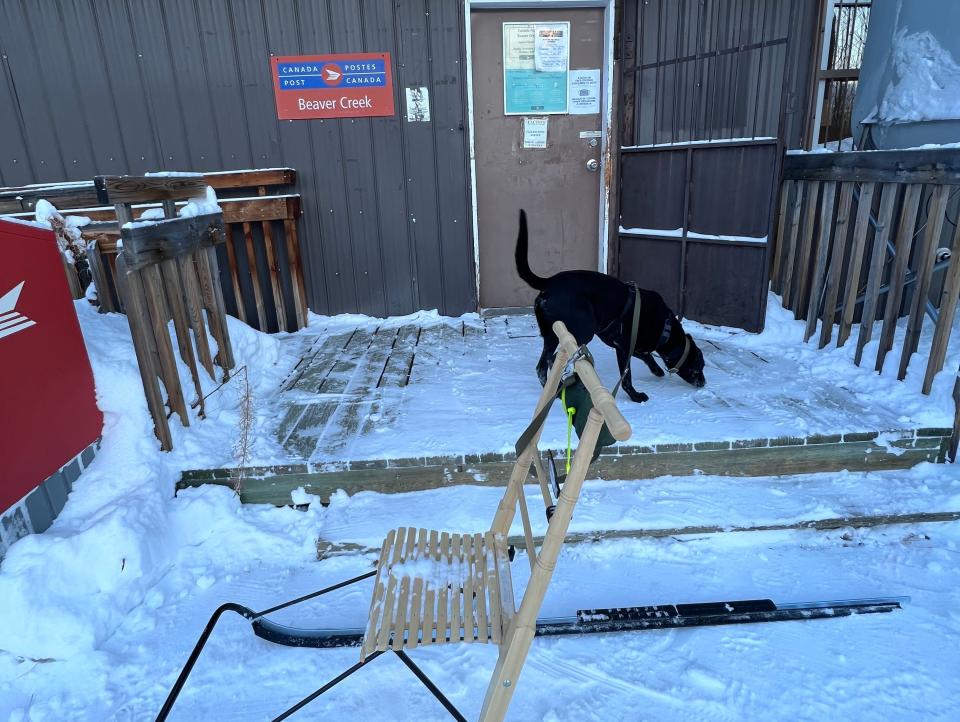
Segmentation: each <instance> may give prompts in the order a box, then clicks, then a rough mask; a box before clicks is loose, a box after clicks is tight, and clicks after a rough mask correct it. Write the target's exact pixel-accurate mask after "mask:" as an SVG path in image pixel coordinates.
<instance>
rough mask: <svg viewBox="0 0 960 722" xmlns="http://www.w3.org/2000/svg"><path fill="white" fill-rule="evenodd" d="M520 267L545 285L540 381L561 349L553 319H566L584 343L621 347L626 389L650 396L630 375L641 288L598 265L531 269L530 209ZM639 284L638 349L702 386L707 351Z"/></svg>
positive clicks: (653, 365) (539, 306) (523, 224)
mask: <svg viewBox="0 0 960 722" xmlns="http://www.w3.org/2000/svg"><path fill="white" fill-rule="evenodd" d="M516 261H517V273H519V274H520V278H522V279H523V280H524V281H525V282H526V283H528V284H529V285H531V286H533V287H534V288H535V289H537V290H538V291H540V293H539V294H538V295H537V298H536V300H535V301H534V304H533V307H534V311H535V312H536V316H537V325H538V326H539V327H540V335H541V336H542V337H543V353H542V354H540V360H539V361H538V362H537V376H539V377H540V383H541V384H545V383H546V382H547V367H548V366H549V365H550V359H552V358H553V355H554V353H555V351H556V349H557V343H558V341H557V337H556V336H555V335H554V333H553V329H552V326H553V323H554V322H555V321H563V323H564V325H565V326H566V327H567V330H568V331H570V333H571V334H573V336H574V338H576V339H577V343H578V344H581V345H583V344H585V343H588V342H589V341H590V339H592V338H593V337H594V336H597V337H598V338H599V339H600V340H601V341H603V342H604V343H605V344H607V346H612V347H613V348H615V349H616V351H617V366H618V368H619V369H620V373H621V374H623V390H624V391H626V392H627V395H628V396H629V397H630V398H631V399H632V400H633V401H637V402H642V401H646V400H647V399H648V398H649V397H648V396H647V395H646V394H644V393H641V392H639V391H637V390H636V389H635V388H634V387H633V382H632V380H631V378H630V349H629V348H628V347H629V346H630V334H631V330H632V329H631V326H632V324H633V307H634V303H635V299H636V293H635V291H634V287H633V286H628V285H627V284H625V283H623V282H622V281H618V280H617V279H616V278H613V277H612V276H607V275H605V274H603V273H597V272H596V271H563V272H562V273H558V274H556V275H555V276H551V277H550V278H541V277H540V276H537V275H536V274H535V273H534V272H533V271H531V270H530V264H529V263H528V262H527V214H526V213H524V212H523V211H522V210H521V211H520V232H519V234H518V235H517V250H516ZM639 290H640V321H639V325H638V328H637V342H636V346H635V347H634V348H633V355H634V356H636V357H637V358H639V359H640V360H641V361H643V362H644V363H645V364H646V365H647V368H649V369H650V372H651V373H652V374H653V375H654V376H663V369H661V368H660V366H659V365H657V362H656V360H655V359H654V358H653V356H652V354H653V353H654V352H656V353H657V354H658V355H659V356H660V358H661V359H663V362H664V364H666V366H667V368H668V369H669V370H670V372H671V373H676V374H677V375H678V376H679V377H680V378H682V379H683V380H684V381H686V382H687V383H688V384H692V385H693V386H696V387H697V388H699V387H701V386H703V385H704V384H705V383H706V379H705V378H704V377H703V354H702V353H701V352H700V349H699V348H697V344H696V343H694V341H693V339H692V338H691V337H690V336H689V334H687V333H685V332H684V330H683V326H681V325H680V321H679V320H678V319H677V318H676V316H674V314H673V312H672V311H671V310H670V309H669V308H668V307H667V304H665V303H664V302H663V298H661V297H660V294H659V293H657V292H656V291H647V290H645V289H642V288H641V289H639Z"/></svg>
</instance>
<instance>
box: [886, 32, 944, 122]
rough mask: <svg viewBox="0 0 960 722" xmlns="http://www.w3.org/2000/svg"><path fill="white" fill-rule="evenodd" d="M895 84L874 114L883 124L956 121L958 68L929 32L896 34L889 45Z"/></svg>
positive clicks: (892, 84) (887, 91)
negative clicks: (891, 53)
mask: <svg viewBox="0 0 960 722" xmlns="http://www.w3.org/2000/svg"><path fill="white" fill-rule="evenodd" d="M893 68H894V72H895V73H896V76H897V80H896V82H893V83H890V85H889V86H887V90H886V92H885V93H884V95H883V98H882V100H881V101H880V107H879V109H878V110H877V111H876V113H875V114H874V117H873V118H869V119H868V120H874V121H877V122H880V123H884V124H893V123H915V122H917V121H923V120H957V119H960V65H958V64H957V62H956V61H955V60H954V59H953V56H952V55H951V54H950V51H948V50H947V49H946V48H944V47H943V46H942V45H940V43H938V42H937V40H936V38H934V37H933V35H932V34H930V33H929V32H926V31H924V32H917V33H908V32H907V28H903V29H902V30H900V31H899V32H897V34H896V36H894V41H893Z"/></svg>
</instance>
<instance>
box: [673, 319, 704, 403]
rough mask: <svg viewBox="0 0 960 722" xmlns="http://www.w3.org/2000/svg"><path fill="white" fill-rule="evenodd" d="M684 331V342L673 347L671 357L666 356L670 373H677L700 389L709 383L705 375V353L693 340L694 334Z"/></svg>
mask: <svg viewBox="0 0 960 722" xmlns="http://www.w3.org/2000/svg"><path fill="white" fill-rule="evenodd" d="M682 333H683V343H682V344H680V343H678V344H677V345H676V347H675V348H673V349H671V353H670V355H669V357H667V358H664V361H665V362H666V363H667V366H668V368H669V371H670V373H672V374H676V375H677V376H679V377H680V378H682V379H683V380H684V381H686V382H687V383H688V384H690V385H691V386H696V387H697V388H698V389H699V388H701V387H703V386H705V385H706V383H707V379H706V377H705V376H704V375H703V353H702V352H701V351H700V348H699V347H698V346H697V342H696V341H694V340H693V336H691V335H690V334H688V333H687V332H686V331H682Z"/></svg>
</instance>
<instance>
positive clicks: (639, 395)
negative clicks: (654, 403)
mask: <svg viewBox="0 0 960 722" xmlns="http://www.w3.org/2000/svg"><path fill="white" fill-rule="evenodd" d="M627 395H628V396H629V397H630V400H631V401H636V402H637V403H638V404H642V403H643V402H644V401H649V400H650V397H649V396H647V395H646V394H645V393H643V392H642V391H634V392H632V393H631V392H630V391H628V392H627Z"/></svg>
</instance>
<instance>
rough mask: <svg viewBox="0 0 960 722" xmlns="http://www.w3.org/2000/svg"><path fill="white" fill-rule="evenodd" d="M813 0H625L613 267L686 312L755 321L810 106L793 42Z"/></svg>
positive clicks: (706, 318) (810, 17)
mask: <svg viewBox="0 0 960 722" xmlns="http://www.w3.org/2000/svg"><path fill="white" fill-rule="evenodd" d="M812 5H815V4H813V3H807V2H801V1H800V0H791V1H789V2H769V1H768V0H627V2H626V3H625V5H624V16H623V29H622V33H621V71H622V74H621V88H620V92H621V98H622V103H621V117H620V123H621V133H620V137H621V139H622V147H621V153H620V196H619V215H620V228H619V233H618V238H617V243H616V258H617V272H618V275H619V276H620V278H622V279H624V280H629V281H634V282H637V283H639V284H640V285H641V286H643V287H645V288H650V289H653V290H657V291H659V292H660V293H661V294H662V295H663V296H664V299H665V300H666V301H667V303H668V304H669V305H670V306H671V307H672V308H673V310H674V311H675V312H676V313H678V314H680V315H682V316H685V317H687V318H691V319H693V320H696V321H702V322H704V323H711V324H719V325H726V326H737V327H740V328H744V329H746V330H749V331H760V330H762V328H763V320H764V315H765V311H766V288H767V265H768V239H769V238H770V237H771V235H772V234H771V226H772V222H773V205H774V199H775V196H776V193H777V187H778V182H777V181H778V176H779V172H780V159H781V157H782V151H783V147H784V144H785V136H787V135H788V136H790V138H791V141H792V139H793V138H796V139H797V141H798V140H799V139H800V138H802V126H803V122H804V117H803V116H804V114H805V111H804V109H805V108H806V107H807V104H806V103H805V97H806V95H805V94H806V86H807V84H808V83H809V78H810V76H809V70H810V66H811V63H810V62H809V60H811V59H810V58H807V56H806V55H804V54H803V52H801V51H800V50H798V46H800V47H803V46H806V47H807V50H806V52H807V53H809V45H810V42H809V41H810V39H811V38H812V37H813V33H814V32H815V28H816V14H815V12H812V11H811V6H812ZM814 10H815V8H814ZM804 41H807V42H804ZM797 141H792V142H797Z"/></svg>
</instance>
